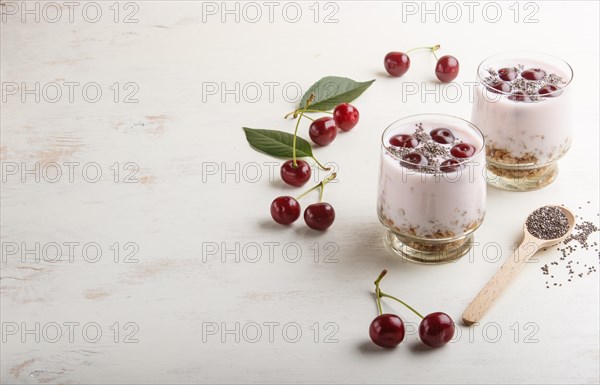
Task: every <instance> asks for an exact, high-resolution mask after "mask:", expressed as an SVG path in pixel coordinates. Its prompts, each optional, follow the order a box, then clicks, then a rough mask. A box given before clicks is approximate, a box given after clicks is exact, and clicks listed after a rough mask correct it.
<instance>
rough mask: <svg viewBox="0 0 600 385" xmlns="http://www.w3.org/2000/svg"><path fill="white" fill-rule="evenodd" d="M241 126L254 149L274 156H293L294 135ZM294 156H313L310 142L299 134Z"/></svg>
mask: <svg viewBox="0 0 600 385" xmlns="http://www.w3.org/2000/svg"><path fill="white" fill-rule="evenodd" d="M242 128H243V129H244V133H245V134H246V139H247V140H248V143H250V145H251V146H252V147H254V149H256V150H258V151H261V152H264V153H265V154H267V155H271V156H274V157H276V158H291V157H292V156H293V144H294V135H292V134H289V133H287V132H283V131H277V130H262V129H259V128H248V127H242ZM296 157H298V158H305V157H311V158H312V157H313V153H312V147H311V145H310V143H308V142H307V141H306V140H304V139H302V138H301V137H299V136H298V137H296Z"/></svg>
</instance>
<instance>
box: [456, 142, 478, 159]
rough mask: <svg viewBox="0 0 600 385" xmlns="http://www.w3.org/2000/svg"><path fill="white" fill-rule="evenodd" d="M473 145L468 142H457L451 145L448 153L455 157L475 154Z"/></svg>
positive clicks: (468, 156)
mask: <svg viewBox="0 0 600 385" xmlns="http://www.w3.org/2000/svg"><path fill="white" fill-rule="evenodd" d="M475 151H476V149H475V146H473V145H472V144H469V143H459V144H457V145H455V146H454V147H452V149H451V150H450V153H451V154H452V156H454V157H456V158H470V157H472V156H473V155H474V154H475Z"/></svg>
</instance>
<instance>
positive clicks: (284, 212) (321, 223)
mask: <svg viewBox="0 0 600 385" xmlns="http://www.w3.org/2000/svg"><path fill="white" fill-rule="evenodd" d="M335 177H336V173H333V174H331V175H330V176H328V177H327V178H325V179H324V180H322V181H321V182H320V183H319V184H317V185H316V186H314V187H312V188H310V189H309V190H307V191H305V192H304V193H302V194H301V195H299V196H298V197H296V198H294V197H291V196H288V195H285V196H280V197H277V198H275V199H274V200H273V202H271V217H273V220H274V221H275V222H277V223H279V224H280V225H290V224H292V223H294V222H296V220H297V219H298V218H300V209H301V207H300V203H299V202H298V201H299V200H300V199H301V198H302V197H304V196H305V195H307V194H308V193H310V192H311V191H313V190H315V189H317V188H319V187H320V188H321V194H320V197H319V202H317V203H313V204H311V205H309V206H308V207H307V208H306V210H304V222H305V223H306V225H307V226H308V227H310V228H311V229H313V230H320V231H323V230H327V229H328V228H329V227H330V226H331V225H332V224H333V221H334V220H335V210H334V209H333V206H332V205H330V204H329V203H327V202H323V192H324V190H325V185H326V184H327V183H328V182H330V181H332V180H333V179H335Z"/></svg>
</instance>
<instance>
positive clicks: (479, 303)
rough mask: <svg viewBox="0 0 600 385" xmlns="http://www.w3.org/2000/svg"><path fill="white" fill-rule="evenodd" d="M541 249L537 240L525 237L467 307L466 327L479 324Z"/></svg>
mask: <svg viewBox="0 0 600 385" xmlns="http://www.w3.org/2000/svg"><path fill="white" fill-rule="evenodd" d="M539 248H540V245H539V244H538V243H537V242H536V241H535V238H533V237H529V236H527V235H526V236H525V238H524V239H523V242H521V244H520V245H519V248H518V249H517V250H515V252H514V253H513V255H512V257H511V258H509V259H508V260H506V262H504V264H503V265H502V267H501V268H500V270H498V271H497V272H496V274H494V276H493V277H492V279H490V280H489V281H488V283H487V284H486V285H485V286H484V287H483V289H481V291H480V292H479V294H477V297H475V299H474V300H473V301H472V302H471V303H470V304H469V306H467V309H466V310H465V312H464V313H463V316H462V317H463V321H464V323H465V324H466V325H472V324H474V323H475V322H479V321H480V320H481V318H483V316H484V315H485V313H486V312H487V311H488V309H489V308H490V307H491V306H492V304H493V303H494V302H495V301H496V299H497V298H498V297H499V296H500V294H502V291H503V290H504V288H505V287H506V286H507V285H508V284H509V283H510V281H511V280H512V279H513V278H514V277H515V275H517V273H518V272H519V271H521V269H522V268H523V266H524V265H525V262H527V260H528V259H529V258H531V257H532V256H533V255H534V254H535V253H536V252H537V251H538V250H539Z"/></svg>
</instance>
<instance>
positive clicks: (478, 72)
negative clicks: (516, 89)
mask: <svg viewBox="0 0 600 385" xmlns="http://www.w3.org/2000/svg"><path fill="white" fill-rule="evenodd" d="M519 54H522V55H525V57H526V56H527V54H530V55H532V54H533V55H541V56H546V57H547V58H552V59H553V60H557V61H559V62H561V63H562V64H564V65H566V67H567V68H568V72H569V75H570V76H569V81H568V82H566V83H565V85H564V87H561V88H559V89H557V90H556V91H552V92H549V93H547V94H544V96H545V97H548V96H554V95H555V94H560V93H562V92H563V91H564V90H565V89H566V88H567V87H568V86H569V85H570V84H571V83H572V82H573V77H574V76H575V72H574V71H573V67H571V65H570V64H569V63H568V62H567V61H566V60H564V59H562V58H560V57H558V56H556V55H552V54H549V53H546V52H541V51H527V50H516V51H504V52H499V53H496V54H493V55H491V56H488V57H487V58H485V59H483V60H482V61H481V63H479V65H478V66H477V80H478V81H479V82H480V83H481V85H483V86H485V89H486V90H489V88H490V87H489V86H488V85H487V83H486V82H485V79H482V78H481V70H482V67H483V65H484V64H485V63H487V62H489V61H491V59H494V58H496V57H500V56H511V55H514V56H515V57H516V56H519ZM490 92H493V93H496V94H498V95H503V96H510V95H512V93H510V92H504V91H499V90H493V91H492V90H490Z"/></svg>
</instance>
